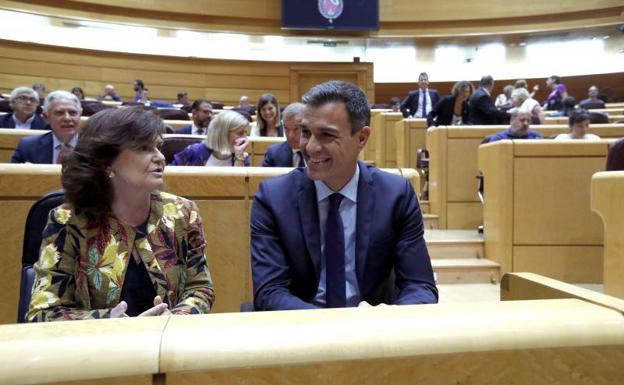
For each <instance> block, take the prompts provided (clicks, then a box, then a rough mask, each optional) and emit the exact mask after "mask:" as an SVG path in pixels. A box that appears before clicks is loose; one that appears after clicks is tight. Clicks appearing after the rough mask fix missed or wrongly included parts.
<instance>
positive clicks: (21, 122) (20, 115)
mask: <svg viewBox="0 0 624 385" xmlns="http://www.w3.org/2000/svg"><path fill="white" fill-rule="evenodd" d="M10 102H11V108H13V112H11V113H9V114H6V115H4V116H3V117H1V118H0V127H1V128H21V129H26V130H31V129H32V130H44V129H50V128H49V127H48V124H47V123H46V122H45V120H43V118H42V117H41V116H39V115H38V114H37V113H36V111H37V106H38V105H39V95H37V93H36V92H35V90H33V89H32V88H29V87H17V88H16V89H14V90H13V91H11V98H10Z"/></svg>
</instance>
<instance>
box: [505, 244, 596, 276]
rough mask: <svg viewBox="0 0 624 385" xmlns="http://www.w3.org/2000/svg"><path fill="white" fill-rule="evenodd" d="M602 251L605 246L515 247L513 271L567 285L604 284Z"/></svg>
mask: <svg viewBox="0 0 624 385" xmlns="http://www.w3.org/2000/svg"><path fill="white" fill-rule="evenodd" d="M602 250H603V248H602V246H574V245H566V246H549V245H535V246H533V245H531V246H515V245H514V247H513V268H514V271H530V272H532V273H536V274H540V275H543V276H546V277H550V278H554V279H557V280H561V281H564V282H575V283H602V280H603V275H602V270H603V258H602Z"/></svg>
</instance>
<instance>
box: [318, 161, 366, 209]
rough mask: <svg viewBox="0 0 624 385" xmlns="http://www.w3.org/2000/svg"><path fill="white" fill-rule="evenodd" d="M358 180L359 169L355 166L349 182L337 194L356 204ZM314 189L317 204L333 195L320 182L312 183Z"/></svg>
mask: <svg viewBox="0 0 624 385" xmlns="http://www.w3.org/2000/svg"><path fill="white" fill-rule="evenodd" d="M359 180H360V167H359V166H358V165H357V164H356V165H355V172H354V173H353V176H352V177H351V180H350V181H349V182H348V183H347V184H346V185H345V186H344V187H343V188H342V189H340V191H338V192H339V193H340V194H341V195H342V196H343V197H345V198H347V199H349V200H350V201H351V202H353V203H357V187H358V182H359ZM314 187H316V201H317V202H321V201H322V200H324V199H326V198H327V197H328V196H330V195H331V194H333V193H334V192H333V191H332V189H330V188H329V187H327V185H326V184H325V183H324V182H322V181H320V180H315V181H314Z"/></svg>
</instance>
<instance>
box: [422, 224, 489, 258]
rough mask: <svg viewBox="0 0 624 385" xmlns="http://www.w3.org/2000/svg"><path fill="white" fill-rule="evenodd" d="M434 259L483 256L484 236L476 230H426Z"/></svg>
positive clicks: (428, 245) (428, 246) (426, 239)
mask: <svg viewBox="0 0 624 385" xmlns="http://www.w3.org/2000/svg"><path fill="white" fill-rule="evenodd" d="M425 241H426V242H427V249H428V250H429V255H430V256H431V258H432V259H440V258H446V259H449V258H450V259H462V258H483V257H484V243H483V236H482V235H480V234H479V233H478V232H477V231H476V230H436V229H433V230H432V229H428V230H425Z"/></svg>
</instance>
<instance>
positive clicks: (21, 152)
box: [11, 91, 82, 164]
mask: <svg viewBox="0 0 624 385" xmlns="http://www.w3.org/2000/svg"><path fill="white" fill-rule="evenodd" d="M81 113H82V108H81V106H80V101H79V100H78V98H77V97H76V95H74V94H72V93H69V92H67V91H53V92H50V93H49V94H48V96H46V99H45V103H44V105H43V116H44V117H45V118H46V119H47V120H48V122H50V127H51V129H52V131H51V132H48V133H45V134H43V135H34V136H29V137H25V138H22V139H20V141H19V143H18V144H17V149H15V152H14V153H13V156H12V157H11V163H44V164H46V163H47V164H61V163H62V162H63V158H64V157H65V156H66V155H67V154H68V153H69V152H71V150H72V149H73V148H74V147H76V142H77V141H78V129H79V127H80V114H81Z"/></svg>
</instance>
